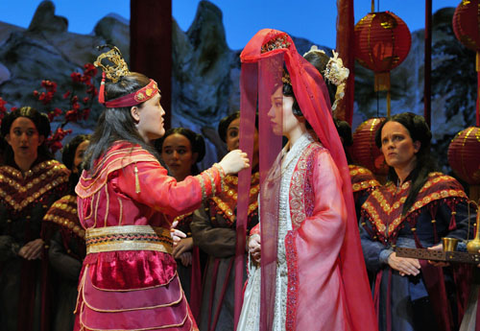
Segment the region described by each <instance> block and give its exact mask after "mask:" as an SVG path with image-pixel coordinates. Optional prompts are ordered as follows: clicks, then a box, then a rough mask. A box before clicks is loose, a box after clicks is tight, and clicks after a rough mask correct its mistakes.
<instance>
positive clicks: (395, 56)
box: [355, 11, 412, 116]
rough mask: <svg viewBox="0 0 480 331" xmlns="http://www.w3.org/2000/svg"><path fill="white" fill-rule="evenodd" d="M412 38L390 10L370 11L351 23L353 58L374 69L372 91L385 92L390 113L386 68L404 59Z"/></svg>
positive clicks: (388, 70)
mask: <svg viewBox="0 0 480 331" xmlns="http://www.w3.org/2000/svg"><path fill="white" fill-rule="evenodd" d="M411 43H412V37H411V35H410V30H409V29H408V26H407V25H406V24H405V22H404V21H402V19H401V18H399V17H398V16H397V15H395V14H394V13H392V12H388V11H385V12H377V13H370V14H368V15H367V16H365V17H364V18H362V19H361V20H360V21H359V22H358V23H357V24H356V25H355V58H356V59H357V60H358V62H359V63H360V64H361V65H362V66H364V67H366V68H368V69H370V70H373V71H374V72H375V91H388V93H387V116H390V70H392V69H394V68H396V67H397V66H398V65H399V64H400V63H402V62H403V60H405V58H406V57H407V55H408V52H409V51H410V45H411Z"/></svg>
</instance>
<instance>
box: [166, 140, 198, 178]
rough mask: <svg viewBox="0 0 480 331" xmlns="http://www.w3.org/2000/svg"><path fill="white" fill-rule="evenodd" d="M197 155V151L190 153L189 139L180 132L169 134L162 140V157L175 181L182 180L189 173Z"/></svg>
mask: <svg viewBox="0 0 480 331" xmlns="http://www.w3.org/2000/svg"><path fill="white" fill-rule="evenodd" d="M197 157H198V153H192V146H191V144H190V140H188V138H187V137H185V136H184V135H182V134H179V133H174V134H171V135H169V136H168V137H167V138H165V140H164V141H163V145H162V159H163V161H165V164H166V165H167V167H168V170H169V171H170V174H171V175H172V176H173V177H175V179H176V180H177V181H182V180H184V179H185V177H187V176H188V175H191V169H192V166H193V165H194V164H195V162H196V161H197Z"/></svg>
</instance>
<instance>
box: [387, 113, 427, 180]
mask: <svg viewBox="0 0 480 331" xmlns="http://www.w3.org/2000/svg"><path fill="white" fill-rule="evenodd" d="M420 145H421V143H420V142H419V141H415V142H414V141H413V140H412V138H411V137H410V133H409V132H408V130H407V128H406V127H404V126H403V125H402V124H400V123H398V122H395V121H389V122H387V123H386V124H385V125H384V126H383V128H382V153H383V155H384V156H385V161H386V162H387V164H388V165H389V166H391V167H393V168H395V169H396V170H402V169H407V170H410V171H411V170H412V169H413V167H414V166H415V161H416V153H417V152H418V151H419V149H420ZM410 168H411V169H410Z"/></svg>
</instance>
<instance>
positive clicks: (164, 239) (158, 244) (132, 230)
mask: <svg viewBox="0 0 480 331" xmlns="http://www.w3.org/2000/svg"><path fill="white" fill-rule="evenodd" d="M85 241H86V245H87V254H90V253H101V252H113V251H158V252H164V253H168V254H172V250H173V240H172V237H171V235H170V230H169V229H165V228H162V227H152V226H149V225H124V226H107V227H103V228H94V229H87V230H86V233H85Z"/></svg>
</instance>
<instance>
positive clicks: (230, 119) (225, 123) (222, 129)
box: [217, 111, 240, 143]
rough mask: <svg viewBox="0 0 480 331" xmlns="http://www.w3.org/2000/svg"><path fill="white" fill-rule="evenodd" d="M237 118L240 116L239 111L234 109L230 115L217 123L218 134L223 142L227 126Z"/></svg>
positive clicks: (225, 140) (225, 137)
mask: <svg viewBox="0 0 480 331" xmlns="http://www.w3.org/2000/svg"><path fill="white" fill-rule="evenodd" d="M237 118H240V112H239V111H236V112H234V113H231V114H230V115H227V116H225V117H224V118H222V119H221V120H220V122H219V123H218V129H217V130H218V136H219V137H220V139H222V141H223V142H224V143H226V142H227V130H228V126H229V125H230V124H231V123H232V122H233V121H235V120H236V119H237Z"/></svg>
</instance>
